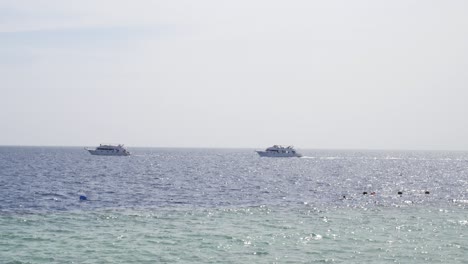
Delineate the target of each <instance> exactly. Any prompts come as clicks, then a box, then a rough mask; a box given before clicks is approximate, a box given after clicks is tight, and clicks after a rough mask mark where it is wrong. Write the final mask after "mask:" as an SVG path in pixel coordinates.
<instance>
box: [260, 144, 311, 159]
mask: <svg viewBox="0 0 468 264" xmlns="http://www.w3.org/2000/svg"><path fill="white" fill-rule="evenodd" d="M256 152H257V153H258V155H260V157H302V155H301V154H300V153H298V152H297V151H296V150H295V149H294V147H293V146H289V147H283V146H280V145H274V146H273V147H269V148H267V149H266V150H265V151H256Z"/></svg>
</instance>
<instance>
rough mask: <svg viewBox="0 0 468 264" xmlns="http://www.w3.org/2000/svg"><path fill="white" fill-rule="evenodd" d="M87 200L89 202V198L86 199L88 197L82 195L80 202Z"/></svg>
mask: <svg viewBox="0 0 468 264" xmlns="http://www.w3.org/2000/svg"><path fill="white" fill-rule="evenodd" d="M86 200H88V198H86V196H84V195H80V201H86Z"/></svg>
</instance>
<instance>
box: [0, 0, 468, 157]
mask: <svg viewBox="0 0 468 264" xmlns="http://www.w3.org/2000/svg"><path fill="white" fill-rule="evenodd" d="M466 14H468V1H466V0H459V1H457V0H448V1H439V0H420V1H415V0H392V1H388V0H385V1H379V0H354V1H348V0H342V1H328V0H327V1H312V0H304V1H294V0H293V1H274V0H264V1H255V0H248V1H247V0H245V1H244V0H236V1H222V0H211V1H191V0H187V1H177V0H167V1H149V0H148V1H115V0H105V1H104V0H103V1H97V0H86V1H84V0H80V1H71V0H70V1H66V0H55V1H54V0H50V1H46V0H44V1H41V0H31V1H21V0H2V1H0V92H1V97H0V122H1V130H0V145H74V146H80V145H91V146H93V145H96V144H99V143H101V142H115V143H125V144H127V145H129V146H156V147H157V146H159V147H252V148H254V147H267V146H270V145H273V144H293V145H296V146H297V147H299V148H358V149H366V148H369V149H454V150H468V103H467V101H468V49H467V47H468V16H467V15H466Z"/></svg>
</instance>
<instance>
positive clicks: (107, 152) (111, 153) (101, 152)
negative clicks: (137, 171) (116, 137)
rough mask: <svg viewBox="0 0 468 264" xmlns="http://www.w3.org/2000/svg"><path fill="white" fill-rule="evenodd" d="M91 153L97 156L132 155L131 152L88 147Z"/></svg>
mask: <svg viewBox="0 0 468 264" xmlns="http://www.w3.org/2000/svg"><path fill="white" fill-rule="evenodd" d="M87 151H88V152H89V153H91V155H96V156H130V153H129V152H111V151H99V150H94V149H87Z"/></svg>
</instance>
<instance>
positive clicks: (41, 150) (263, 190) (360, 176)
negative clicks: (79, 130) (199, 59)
mask: <svg viewBox="0 0 468 264" xmlns="http://www.w3.org/2000/svg"><path fill="white" fill-rule="evenodd" d="M131 150H132V152H133V154H134V155H133V156H129V157H104V156H92V155H90V154H89V153H87V152H86V151H84V150H83V149H81V148H69V147H64V148H52V147H1V148H0V188H1V189H2V192H1V193H0V200H1V201H2V202H1V203H0V210H1V211H64V210H65V211H66V210H77V209H98V208H158V207H173V206H194V207H220V206H235V207H239V206H259V205H273V206H278V205H279V206H294V205H302V204H310V205H314V206H324V207H328V206H338V207H340V206H366V205H368V204H377V205H383V206H391V205H398V204H402V203H419V204H427V205H439V204H441V205H444V204H447V203H453V201H460V200H461V201H463V200H466V199H468V197H467V190H468V154H467V153H464V152H390V151H302V152H303V154H305V156H306V157H304V158H260V157H258V156H257V154H256V153H254V151H253V150H249V149H227V150H223V149H221V150H218V149H206V150H205V149H155V148H154V149H152V148H147V149H146V148H136V149H131ZM399 191H401V192H402V193H403V194H402V195H398V194H397V193H398V192H399ZM426 191H428V192H429V194H425V192H426ZM363 192H367V193H368V194H369V195H367V196H366V195H362V193H363ZM372 192H375V195H370V194H371V193H372ZM80 195H85V196H86V197H87V198H88V201H86V202H83V201H81V202H80V200H79V196H80ZM343 196H345V197H346V199H342V198H343Z"/></svg>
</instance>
